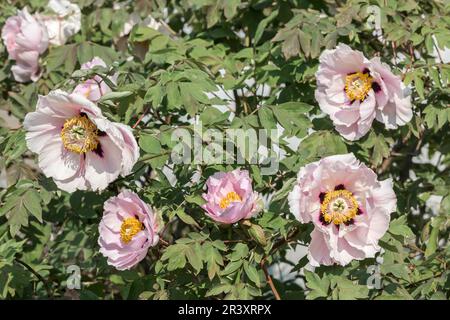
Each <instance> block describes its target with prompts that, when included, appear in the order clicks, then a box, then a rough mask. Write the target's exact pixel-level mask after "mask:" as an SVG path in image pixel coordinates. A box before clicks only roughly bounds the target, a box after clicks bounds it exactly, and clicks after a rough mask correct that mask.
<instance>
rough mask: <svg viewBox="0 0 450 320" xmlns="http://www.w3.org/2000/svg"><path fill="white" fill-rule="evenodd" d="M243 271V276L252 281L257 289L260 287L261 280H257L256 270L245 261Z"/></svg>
mask: <svg viewBox="0 0 450 320" xmlns="http://www.w3.org/2000/svg"><path fill="white" fill-rule="evenodd" d="M244 271H245V274H246V275H247V276H248V278H249V279H250V280H251V281H253V282H254V283H255V284H256V286H257V287H260V286H261V280H260V278H259V274H258V270H256V268H255V267H254V266H253V265H251V264H250V263H248V262H247V261H245V262H244Z"/></svg>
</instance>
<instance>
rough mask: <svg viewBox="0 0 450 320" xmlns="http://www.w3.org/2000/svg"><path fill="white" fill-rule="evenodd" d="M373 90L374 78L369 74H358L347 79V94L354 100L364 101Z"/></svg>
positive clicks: (353, 74) (350, 75)
mask: <svg viewBox="0 0 450 320" xmlns="http://www.w3.org/2000/svg"><path fill="white" fill-rule="evenodd" d="M371 88H372V77H371V76H370V75H369V73H362V72H356V73H352V74H349V75H347V76H346V77H345V93H346V94H347V97H348V98H349V99H350V100H351V101H353V100H359V101H362V100H364V99H365V98H366V96H367V94H368V93H369V91H370V89H371Z"/></svg>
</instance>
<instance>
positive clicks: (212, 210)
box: [202, 169, 262, 224]
mask: <svg viewBox="0 0 450 320" xmlns="http://www.w3.org/2000/svg"><path fill="white" fill-rule="evenodd" d="M206 185H207V187H208V192H207V193H204V194H203V198H204V199H205V200H206V201H207V203H206V204H204V205H203V206H202V207H203V209H205V210H206V213H207V215H208V216H210V217H211V218H212V219H213V220H215V221H218V222H221V223H225V224H230V223H235V222H237V221H239V220H241V219H249V218H250V217H252V216H253V215H255V214H257V213H258V212H259V211H260V210H261V209H262V201H261V200H260V197H259V195H258V193H256V192H253V188H252V180H251V179H250V177H249V174H248V171H246V170H242V171H241V170H239V169H236V170H233V171H231V172H226V173H225V172H217V173H215V174H214V175H212V176H211V177H209V178H208V180H207V181H206Z"/></svg>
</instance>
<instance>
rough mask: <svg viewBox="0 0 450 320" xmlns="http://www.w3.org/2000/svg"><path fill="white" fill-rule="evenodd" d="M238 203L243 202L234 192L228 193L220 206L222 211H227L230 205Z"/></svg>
mask: <svg viewBox="0 0 450 320" xmlns="http://www.w3.org/2000/svg"><path fill="white" fill-rule="evenodd" d="M236 201H239V202H240V201H242V199H241V197H240V196H239V195H238V194H237V193H236V192H234V191H231V192H228V193H227V195H226V196H225V197H223V198H222V199H221V200H220V202H219V206H220V207H221V208H222V209H226V208H228V206H229V205H230V203H231V202H236Z"/></svg>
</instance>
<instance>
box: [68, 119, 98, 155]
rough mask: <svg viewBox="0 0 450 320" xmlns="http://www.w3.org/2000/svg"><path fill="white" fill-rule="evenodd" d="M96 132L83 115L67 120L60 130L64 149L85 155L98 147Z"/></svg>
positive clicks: (95, 128) (92, 124) (93, 125)
mask: <svg viewBox="0 0 450 320" xmlns="http://www.w3.org/2000/svg"><path fill="white" fill-rule="evenodd" d="M97 137H98V130H97V127H96V126H95V124H94V123H92V121H91V120H89V118H88V117H87V116H85V115H82V116H76V117H73V118H70V119H67V120H66V122H64V126H63V128H62V130H61V139H62V141H63V144H64V147H65V148H66V149H67V150H69V151H72V152H76V153H80V154H82V153H86V152H88V151H92V150H95V149H96V148H97V146H98V139H97Z"/></svg>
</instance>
